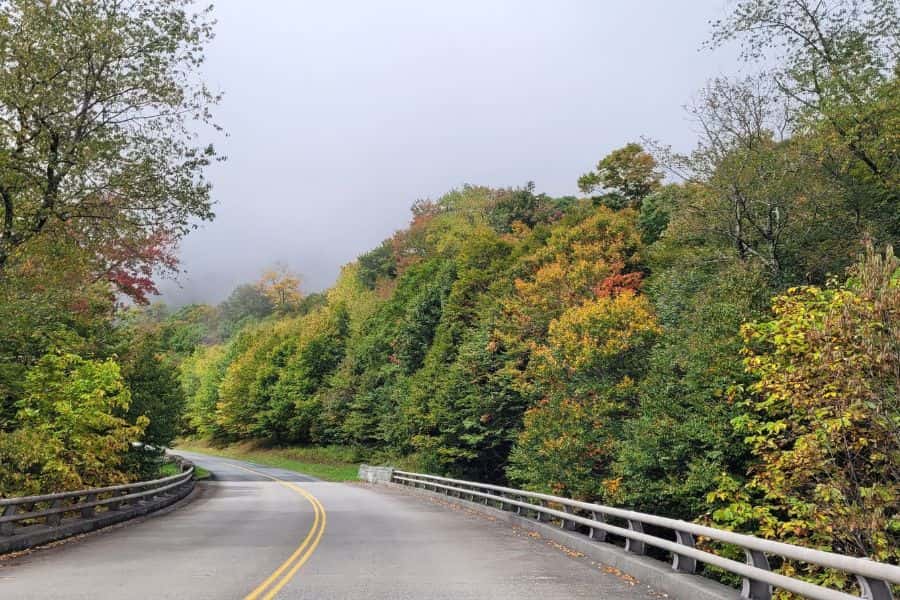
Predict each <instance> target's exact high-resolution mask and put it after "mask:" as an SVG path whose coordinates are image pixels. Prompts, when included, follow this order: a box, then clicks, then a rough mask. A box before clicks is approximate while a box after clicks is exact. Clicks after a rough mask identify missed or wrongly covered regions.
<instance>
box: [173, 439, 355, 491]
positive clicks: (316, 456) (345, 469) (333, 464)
mask: <svg viewBox="0 0 900 600" xmlns="http://www.w3.org/2000/svg"><path fill="white" fill-rule="evenodd" d="M178 450H187V451H188V452H201V453H203V454H211V455H213V456H222V457H224V458H234V459H237V460H246V461H251V462H255V463H259V464H261V465H267V466H269V467H278V468H279V469H287V470H289V471H296V472H298V473H303V474H304V475H310V476H312V477H317V478H319V479H324V480H325V481H353V480H355V479H356V475H357V472H358V470H359V465H358V464H357V463H356V462H354V460H355V459H354V457H353V453H352V451H350V450H348V449H345V448H336V447H327V448H316V447H310V448H271V447H266V446H262V445H260V444H254V443H249V442H248V443H242V444H235V445H232V446H225V447H216V446H211V445H210V444H208V443H207V442H205V441H203V440H195V439H186V440H178V441H177V442H176V444H175V447H174V451H175V452H176V453H177V452H178Z"/></svg>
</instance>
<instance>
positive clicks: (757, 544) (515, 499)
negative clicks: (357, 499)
mask: <svg viewBox="0 0 900 600" xmlns="http://www.w3.org/2000/svg"><path fill="white" fill-rule="evenodd" d="M391 481H392V482H394V483H398V484H402V485H408V486H412V487H422V488H424V489H431V490H432V491H435V492H439V493H444V494H447V495H453V496H456V497H457V498H460V499H467V500H470V501H472V502H474V501H476V499H477V500H480V501H481V502H483V503H484V504H489V503H491V502H493V503H496V505H497V508H500V509H501V510H513V511H515V512H516V513H518V514H519V515H522V516H533V517H534V518H536V519H537V520H539V521H547V520H550V519H559V522H560V526H561V527H564V528H568V529H573V528H575V529H577V527H578V526H579V525H580V526H584V527H586V528H587V529H588V536H589V537H590V538H591V539H593V540H596V541H598V542H604V541H606V536H607V534H613V535H617V536H621V537H622V538H624V539H625V550H626V551H629V552H633V553H635V554H646V551H647V547H648V546H652V547H655V548H659V549H661V550H665V551H667V552H669V553H671V555H672V568H673V569H674V570H675V571H678V572H682V573H696V572H697V566H698V564H699V563H704V564H707V565H710V566H714V567H718V568H720V569H723V570H725V571H727V572H729V573H733V574H735V575H739V576H740V577H742V578H743V587H742V590H741V597H742V598H748V599H750V600H770V599H771V597H772V590H773V588H780V589H783V590H787V591H790V592H794V593H796V594H799V595H801V596H803V597H805V598H810V599H812V600H853V599H857V600H858V599H859V598H860V596H854V595H851V594H847V593H844V592H840V591H837V590H833V589H829V588H826V587H822V586H819V585H815V584H812V583H809V582H805V581H801V580H799V579H794V578H792V577H788V576H786V575H781V574H778V573H774V572H772V570H771V568H770V565H769V559H768V556H770V555H771V556H778V557H781V558H782V559H787V560H793V561H798V562H802V563H806V564H810V565H817V566H820V567H825V568H828V569H835V570H837V571H841V572H844V573H848V574H851V575H854V576H855V577H856V580H857V582H858V583H859V587H860V592H861V594H862V598H865V599H867V600H893V595H892V593H891V585H892V584H893V585H900V567H898V566H894V565H889V564H884V563H879V562H874V561H871V560H868V559H864V558H856V557H850V556H843V555H840V554H834V553H831V552H823V551H821V550H813V549H811V548H803V547H800V546H794V545H792V544H785V543H782V542H775V541H772V540H764V539H761V538H757V537H753V536H750V535H743V534H739V533H734V532H731V531H724V530H721V529H715V528H712V527H706V526H703V525H698V524H696V523H689V522H687V521H681V520H678V519H669V518H666V517H660V516H657V515H652V514H647V513H640V512H635V511H631V510H624V509H621V508H613V507H610V506H603V505H600V504H592V503H589V502H580V501H577V500H570V499H568V498H562V497H559V496H551V495H548V494H539V493H536V492H528V491H525V490H519V489H515V488H508V487H503V486H499V485H490V484H484V483H478V482H474V481H464V480H460V479H450V478H447V477H437V476H435V475H424V474H421V473H410V472H406V471H393V473H392V475H391ZM607 518H614V519H620V520H622V521H624V522H625V524H626V526H625V527H620V526H617V525H614V524H612V523H609V522H607ZM644 526H652V527H655V528H660V529H663V530H666V531H668V532H670V533H671V534H672V537H674V540H673V539H668V538H665V537H660V536H657V535H652V534H650V533H645V532H644ZM700 537H703V538H708V539H711V540H716V541H719V542H723V543H726V544H731V545H734V546H737V547H739V548H742V549H743V551H744V553H745V556H746V563H742V562H739V561H736V560H732V559H729V558H725V557H723V556H719V555H717V554H713V553H711V552H707V551H705V550H701V549H699V548H697V547H696V542H697V539H698V538H700Z"/></svg>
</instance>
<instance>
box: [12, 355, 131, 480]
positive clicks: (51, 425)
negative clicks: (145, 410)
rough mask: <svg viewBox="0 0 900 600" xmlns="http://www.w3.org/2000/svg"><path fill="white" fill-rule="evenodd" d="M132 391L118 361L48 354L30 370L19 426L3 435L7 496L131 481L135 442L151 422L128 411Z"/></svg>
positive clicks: (21, 403)
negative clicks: (129, 455)
mask: <svg viewBox="0 0 900 600" xmlns="http://www.w3.org/2000/svg"><path fill="white" fill-rule="evenodd" d="M130 399H131V395H130V393H129V391H128V389H127V388H126V386H125V382H124V380H123V378H122V376H121V374H120V371H119V366H118V365H117V364H116V363H115V362H113V361H111V360H107V361H102V362H101V361H90V360H85V359H83V358H81V357H79V356H77V355H75V354H47V355H46V356H44V357H43V358H41V359H40V361H38V362H37V363H36V364H35V366H34V367H33V368H32V369H31V370H29V372H28V374H27V376H26V379H25V386H24V395H23V397H22V398H21V400H20V401H19V402H18V403H17V408H18V413H17V421H18V425H19V426H18V428H17V429H16V431H13V432H0V448H2V450H3V452H4V453H7V452H8V453H9V454H8V455H7V454H4V455H3V456H2V459H3V460H0V485H2V488H0V489H3V490H4V492H5V493H8V492H10V491H12V492H15V493H17V494H28V493H38V492H56V491H64V490H73V489H83V488H85V487H91V486H95V487H96V486H100V485H106V484H109V483H111V482H124V481H127V480H128V478H129V474H128V473H127V472H125V471H124V470H123V469H122V467H123V463H124V457H125V453H126V452H127V450H128V448H129V445H130V442H131V441H132V440H135V439H139V438H140V436H141V434H142V433H143V430H144V429H145V428H146V427H147V423H148V420H147V418H146V417H143V416H142V417H138V418H137V419H136V420H135V423H134V424H131V423H128V421H126V420H125V419H124V418H123V417H122V416H119V415H120V414H121V413H123V412H124V411H127V410H128V406H129V402H130Z"/></svg>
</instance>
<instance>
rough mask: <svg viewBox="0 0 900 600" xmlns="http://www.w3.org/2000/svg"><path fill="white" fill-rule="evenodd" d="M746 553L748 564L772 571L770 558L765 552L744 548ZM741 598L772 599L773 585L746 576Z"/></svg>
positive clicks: (753, 599) (754, 599)
mask: <svg viewBox="0 0 900 600" xmlns="http://www.w3.org/2000/svg"><path fill="white" fill-rule="evenodd" d="M744 554H745V555H746V556H747V564H748V565H750V566H751V567H757V568H758V569H765V570H766V571H771V570H772V568H771V567H770V566H769V559H768V558H767V557H766V554H765V553H764V552H760V551H759V550H747V549H746V548H744ZM741 598H747V599H748V600H771V598H772V586H771V585H769V584H768V583H765V582H762V581H756V580H755V579H750V578H749V577H744V583H743V585H742V586H741Z"/></svg>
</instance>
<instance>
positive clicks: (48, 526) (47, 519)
mask: <svg viewBox="0 0 900 600" xmlns="http://www.w3.org/2000/svg"><path fill="white" fill-rule="evenodd" d="M176 462H177V463H178V464H179V465H180V466H181V468H182V472H181V473H178V474H176V475H171V476H168V477H163V478H161V479H154V480H152V481H139V482H135V483H126V484H123V485H113V486H109V487H102V488H92V489H86V490H78V491H74V492H60V493H57V494H45V495H41V496H23V497H20V498H4V499H0V553H2V552H6V551H11V550H18V549H23V548H28V547H31V546H35V545H38V544H41V543H46V542H47V541H52V540H54V539H61V538H63V537H67V536H69V535H74V534H76V533H83V532H85V531H90V530H91V529H97V528H99V527H104V526H106V525H109V524H111V523H115V522H119V521H124V520H126V519H129V518H131V517H133V516H137V515H139V514H146V513H148V512H151V511H153V510H156V509H157V508H162V507H163V506H166V505H168V504H171V503H172V502H174V501H175V500H177V499H179V498H182V497H184V496H186V495H187V494H188V493H190V491H191V489H193V486H194V466H193V465H192V464H190V463H189V462H187V461H184V460H183V459H180V457H179V458H178V459H177V460H176Z"/></svg>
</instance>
